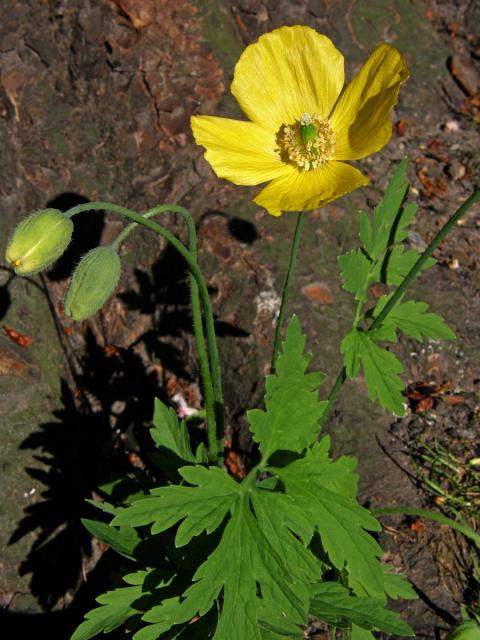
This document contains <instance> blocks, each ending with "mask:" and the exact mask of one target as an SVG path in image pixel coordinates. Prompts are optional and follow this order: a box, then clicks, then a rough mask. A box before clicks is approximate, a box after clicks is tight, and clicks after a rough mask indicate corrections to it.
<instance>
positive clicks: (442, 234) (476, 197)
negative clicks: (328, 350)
mask: <svg viewBox="0 0 480 640" xmlns="http://www.w3.org/2000/svg"><path fill="white" fill-rule="evenodd" d="M478 201H480V189H477V190H476V191H475V192H474V193H472V195H471V196H470V197H469V198H468V199H467V200H465V202H464V203H463V204H462V205H461V206H460V207H459V208H458V209H457V210H456V211H455V213H454V214H453V215H452V216H450V218H449V219H448V220H447V222H446V223H445V224H444V225H443V227H442V228H441V229H440V231H439V232H438V233H437V234H436V236H435V237H434V238H433V240H432V241H431V242H430V244H429V245H428V247H427V248H426V249H425V251H424V252H423V253H422V255H421V256H420V257H419V258H418V260H417V261H416V262H415V264H414V265H413V267H412V268H411V269H410V271H409V272H408V273H407V275H406V276H405V278H404V280H403V282H402V283H401V284H400V285H399V286H398V287H397V288H396V289H395V292H394V294H393V295H392V297H391V298H390V300H389V301H388V302H387V304H386V305H385V306H384V307H383V309H382V311H381V312H380V313H379V314H378V316H377V317H376V318H375V320H374V321H373V322H372V324H371V325H370V326H369V328H368V329H367V331H373V330H374V329H378V327H380V326H381V324H382V323H383V321H384V320H385V318H386V317H387V316H388V314H389V313H390V311H391V310H392V309H393V307H394V306H395V305H396V304H397V302H398V301H399V300H400V298H401V297H402V296H403V294H404V293H405V291H406V290H407V288H408V287H409V286H410V285H411V284H412V282H413V280H415V278H416V277H417V276H418V274H419V273H420V271H421V270H422V268H423V266H424V265H425V263H426V262H427V260H428V259H429V258H430V256H431V255H432V253H433V252H434V251H435V249H437V247H438V246H439V245H440V244H441V243H442V242H443V240H444V239H445V238H446V236H447V235H448V233H449V232H450V231H451V230H452V228H453V227H454V226H455V225H456V224H457V222H458V221H459V220H460V218H462V216H464V215H465V214H466V213H467V211H468V210H469V209H470V207H472V206H473V205H474V204H475V203H476V202H478ZM346 379H347V374H346V371H345V367H342V369H341V371H340V373H339V374H338V376H337V379H336V380H335V383H334V385H333V387H332V389H331V391H330V394H329V396H328V398H327V400H328V405H327V406H326V408H325V411H324V413H323V415H322V417H321V419H320V422H319V427H320V428H321V427H323V425H324V424H325V422H326V420H327V418H328V416H329V415H330V412H331V410H332V407H333V404H334V402H335V400H336V399H337V397H338V394H339V393H340V389H341V388H342V386H343V383H344V382H345V380H346Z"/></svg>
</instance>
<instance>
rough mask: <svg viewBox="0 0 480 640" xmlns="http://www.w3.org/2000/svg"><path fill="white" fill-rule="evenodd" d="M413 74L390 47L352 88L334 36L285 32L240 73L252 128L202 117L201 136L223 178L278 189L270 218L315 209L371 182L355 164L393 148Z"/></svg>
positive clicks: (259, 46) (258, 49) (197, 133)
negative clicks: (400, 101) (394, 114)
mask: <svg viewBox="0 0 480 640" xmlns="http://www.w3.org/2000/svg"><path fill="white" fill-rule="evenodd" d="M408 75H409V74H408V69H407V65H406V63H405V60H404V58H403V56H402V55H401V54H400V53H399V52H398V51H397V49H395V48H394V47H391V46H390V45H387V44H380V45H379V46H378V47H377V48H376V49H375V50H374V52H373V53H372V54H371V56H370V57H369V58H368V59H367V61H366V62H365V64H364V65H363V67H362V69H361V70H360V72H359V74H358V75H357V76H356V77H355V78H354V79H353V80H352V82H351V83H350V84H349V85H348V86H346V87H344V61H343V56H342V54H341V53H340V52H339V51H338V50H337V49H336V48H335V46H334V45H333V43H332V41H331V40H330V39H329V38H327V37H326V36H324V35H321V34H319V33H317V32H316V31H315V30H314V29H311V28H310V27H305V26H293V27H281V28H280V29H275V30H274V31H271V32H270V33H266V34H264V35H263V36H261V37H260V38H259V40H258V42H256V43H255V44H252V45H250V46H248V47H247V48H246V49H245V51H244V52H243V53H242V55H241V56H240V59H239V61H238V63H237V65H236V67H235V74H234V79H233V83H232V87H231V90H232V94H233V95H234V96H235V98H236V99H237V101H238V103H239V105H240V107H241V108H242V110H243V112H244V113H245V115H246V116H247V117H248V118H249V119H250V121H249V122H247V121H240V120H232V119H228V118H220V117H215V116H193V117H192V130H193V135H194V137H195V140H196V142H197V143H198V144H199V145H201V146H203V147H205V149H206V153H205V158H206V159H207V160H208V162H209V163H210V165H211V166H212V167H213V169H214V171H215V173H216V174H217V175H218V176H219V177H220V178H226V179H227V180H230V181H231V182H233V183H235V184H238V185H248V186H252V185H259V184H262V183H265V182H268V184H267V185H266V186H265V187H264V188H263V189H262V190H261V191H260V193H259V194H258V195H257V197H256V198H255V199H254V202H255V203H256V204H258V205H260V206H262V207H264V208H265V209H267V211H268V212H269V213H270V214H272V215H274V216H279V215H281V214H282V213H283V212H284V211H308V210H311V209H315V208H316V207H320V206H323V205H325V204H327V203H328V202H331V201H332V200H335V199H336V198H339V197H340V196H342V195H344V194H346V193H349V192H350V191H353V190H354V189H357V188H358V187H361V186H365V185H366V184H367V183H368V178H367V177H366V176H365V175H363V174H362V173H361V172H360V171H359V170H358V169H356V168H355V167H353V166H352V165H350V164H347V162H345V161H349V160H359V159H361V158H365V157H366V156H369V155H371V154H372V153H375V152H377V151H379V150H380V149H382V148H383V147H384V146H385V145H386V144H387V142H388V141H389V140H390V137H391V135H392V125H391V122H390V112H391V110H392V108H393V106H394V105H395V103H396V102H397V97H398V92H399V90H400V87H401V85H402V84H403V83H404V82H405V80H406V79H407V78H408Z"/></svg>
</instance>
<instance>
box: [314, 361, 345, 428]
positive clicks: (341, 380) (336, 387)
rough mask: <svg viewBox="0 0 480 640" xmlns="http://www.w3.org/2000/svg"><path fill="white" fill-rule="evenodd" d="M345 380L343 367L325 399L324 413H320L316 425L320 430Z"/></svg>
mask: <svg viewBox="0 0 480 640" xmlns="http://www.w3.org/2000/svg"><path fill="white" fill-rule="evenodd" d="M346 379H347V371H346V369H345V367H342V368H341V370H340V373H339V374H338V376H337V379H336V380H335V382H334V384H333V387H332V389H331V391H330V393H329V395H328V398H327V401H328V404H327V406H326V407H325V411H324V412H323V413H322V417H321V418H320V421H319V423H318V426H319V428H322V427H323V425H324V424H325V422H326V421H327V418H328V416H329V415H330V412H331V411H332V407H333V405H334V404H335V402H336V400H337V398H338V394H339V393H340V390H341V388H342V387H343V383H344V382H345V380H346Z"/></svg>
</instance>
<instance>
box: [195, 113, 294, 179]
mask: <svg viewBox="0 0 480 640" xmlns="http://www.w3.org/2000/svg"><path fill="white" fill-rule="evenodd" d="M191 125H192V131H193V135H194V137H195V140H196V142H197V144H200V145H202V146H203V147H205V149H206V152H205V158H206V159H207V160H208V162H209V163H210V165H211V166H212V168H213V170H214V171H215V173H216V174H217V176H218V177H219V178H226V179H227V180H230V181H231V182H233V183H234V184H241V185H255V184H260V183H262V182H267V181H268V180H271V179H272V178H275V177H277V176H279V175H281V173H282V171H283V166H284V165H283V163H282V161H281V160H280V157H279V156H278V154H276V153H275V147H276V142H275V135H274V134H273V133H272V132H271V131H267V130H266V129H264V128H262V127H261V126H259V125H258V124H255V123H254V122H242V121H241V120H230V119H229V118H217V117H215V116H192V118H191Z"/></svg>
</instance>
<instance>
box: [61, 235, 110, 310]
mask: <svg viewBox="0 0 480 640" xmlns="http://www.w3.org/2000/svg"><path fill="white" fill-rule="evenodd" d="M119 278H120V258H119V256H118V253H117V252H116V251H115V250H114V249H112V248H111V247H96V248H95V249H91V250H90V251H89V252H88V253H86V254H85V255H84V256H83V258H82V259H81V260H80V263H79V264H78V266H77V268H76V269H75V271H74V273H73V276H72V281H71V282H70V286H69V288H68V292H67V297H66V298H65V312H66V313H67V314H68V315H69V316H70V317H72V318H73V319H74V320H85V318H88V317H89V316H91V315H93V314H94V313H95V312H97V311H98V310H99V309H100V307H101V306H103V305H104V304H105V302H106V301H107V300H108V298H109V297H110V296H111V295H112V293H113V291H114V290H115V287H116V286H117V284H118V279H119Z"/></svg>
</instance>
